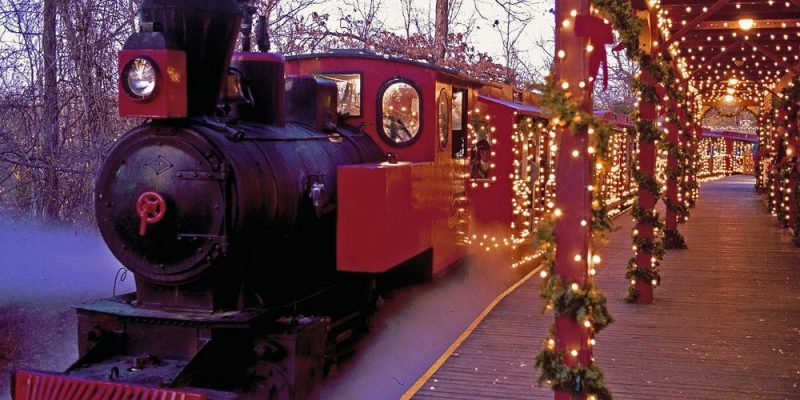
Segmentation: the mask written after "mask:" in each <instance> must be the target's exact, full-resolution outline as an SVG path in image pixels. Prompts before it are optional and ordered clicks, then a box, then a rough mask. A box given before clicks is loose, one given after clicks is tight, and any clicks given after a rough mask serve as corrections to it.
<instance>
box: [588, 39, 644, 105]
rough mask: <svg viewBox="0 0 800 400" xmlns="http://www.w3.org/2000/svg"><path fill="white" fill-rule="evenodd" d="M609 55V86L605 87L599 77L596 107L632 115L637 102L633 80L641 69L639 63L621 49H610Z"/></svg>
mask: <svg viewBox="0 0 800 400" xmlns="http://www.w3.org/2000/svg"><path fill="white" fill-rule="evenodd" d="M608 57H609V63H608V88H606V89H603V86H602V85H601V84H599V82H598V81H600V79H599V78H598V79H597V80H596V81H595V82H596V83H595V86H594V89H595V97H594V104H595V108H598V109H602V110H606V111H614V112H618V113H621V114H626V115H630V114H631V113H632V112H633V111H634V107H633V105H634V103H636V93H635V92H634V90H633V86H632V85H631V82H633V77H634V76H635V75H636V74H637V73H638V71H639V64H638V63H637V62H634V61H631V60H630V59H628V58H627V57H626V56H625V54H623V52H621V51H620V52H615V51H609V52H608ZM612 60H613V62H612ZM600 73H602V70H601V71H600Z"/></svg>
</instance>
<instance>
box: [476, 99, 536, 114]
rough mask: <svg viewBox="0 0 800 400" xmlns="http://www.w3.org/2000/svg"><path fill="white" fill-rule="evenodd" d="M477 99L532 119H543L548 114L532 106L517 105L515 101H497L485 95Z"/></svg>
mask: <svg viewBox="0 0 800 400" xmlns="http://www.w3.org/2000/svg"><path fill="white" fill-rule="evenodd" d="M478 99H480V100H483V101H486V102H491V103H495V104H498V105H501V106H504V107H507V108H510V109H512V110H514V111H516V112H518V113H521V114H525V115H530V116H534V117H543V118H544V117H546V116H547V115H548V114H549V111H547V110H545V109H543V108H540V107H536V106H532V105H528V104H522V103H517V102H515V101H509V100H502V99H498V98H496V97H491V96H486V95H480V96H478Z"/></svg>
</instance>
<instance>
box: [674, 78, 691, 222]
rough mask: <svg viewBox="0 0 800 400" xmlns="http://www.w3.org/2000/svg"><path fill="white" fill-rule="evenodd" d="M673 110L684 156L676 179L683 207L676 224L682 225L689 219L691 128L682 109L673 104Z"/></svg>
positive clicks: (679, 200)
mask: <svg viewBox="0 0 800 400" xmlns="http://www.w3.org/2000/svg"><path fill="white" fill-rule="evenodd" d="M687 87H688V85H687ZM687 92H688V90H687ZM673 104H675V103H673ZM675 108H676V109H677V110H678V126H680V130H681V132H682V133H681V134H680V135H679V137H678V146H679V148H680V150H681V154H683V156H684V159H683V161H682V163H683V164H682V165H681V174H680V177H679V179H678V203H680V204H682V205H684V206H685V207H682V208H681V210H682V211H681V212H680V213H678V223H679V224H682V223H685V222H686V220H687V219H688V217H689V215H688V209H689V199H690V196H691V195H690V194H689V185H690V182H691V174H690V173H689V169H690V168H691V158H690V157H689V154H691V149H690V147H689V145H690V143H691V140H692V135H691V132H692V126H691V125H689V118H688V117H687V116H686V112H685V111H684V109H683V108H681V107H678V104H675Z"/></svg>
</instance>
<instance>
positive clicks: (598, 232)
mask: <svg viewBox="0 0 800 400" xmlns="http://www.w3.org/2000/svg"><path fill="white" fill-rule="evenodd" d="M541 105H542V107H544V108H546V109H548V110H550V112H551V114H550V117H551V123H553V124H556V125H558V126H559V127H561V128H563V129H567V130H569V131H570V132H583V131H588V132H589V135H588V137H589V145H590V146H592V147H593V148H594V149H595V151H594V153H593V154H592V163H593V164H595V165H596V164H600V165H601V167H602V168H601V170H603V169H605V168H606V165H608V163H609V162H611V159H612V154H611V148H610V142H611V136H612V135H613V134H614V130H613V129H612V128H611V126H610V125H609V124H608V123H607V122H606V121H604V120H602V119H600V118H597V117H595V115H594V114H593V113H590V112H586V111H584V110H583V109H582V108H581V107H580V105H579V104H578V103H577V102H576V101H575V100H574V99H572V98H571V97H570V95H569V94H567V93H565V92H563V91H562V90H560V88H558V87H557V85H556V82H555V80H554V79H552V78H548V80H547V84H546V86H545V87H544V89H543V93H542V99H541ZM595 172H596V173H597V171H596V170H595ZM593 186H594V189H593V192H592V196H593V199H594V200H593V201H592V210H591V211H592V225H591V226H592V238H593V239H599V238H601V237H603V236H604V235H605V234H606V233H608V232H610V231H611V230H612V223H611V218H610V217H609V216H608V207H607V205H606V204H605V200H604V198H603V196H602V195H601V193H600V185H593ZM535 243H536V244H537V246H538V247H539V248H540V249H541V250H544V262H543V264H544V265H545V268H546V270H547V277H546V278H545V279H544V280H542V282H541V284H540V287H539V289H540V296H541V297H542V299H543V300H544V308H543V310H542V311H543V312H546V311H548V310H552V311H553V313H554V314H555V316H556V317H559V316H562V317H569V318H570V319H572V320H573V321H575V323H583V322H584V321H587V320H588V321H589V322H590V323H591V329H592V331H593V332H594V333H598V332H600V331H601V330H602V329H603V328H605V327H606V326H608V324H610V323H611V322H613V320H614V319H613V318H612V317H611V315H610V314H609V312H608V308H607V306H606V298H605V296H604V295H603V294H602V293H601V292H600V291H599V290H598V289H597V288H596V287H595V286H594V282H593V280H592V279H591V276H590V277H589V279H587V282H586V283H585V284H584V285H583V286H582V287H580V286H577V285H574V284H573V282H566V285H564V282H562V281H561V278H560V277H559V276H558V275H556V274H555V251H556V249H555V220H554V219H553V217H552V216H551V217H550V218H543V220H542V222H541V223H540V224H539V226H538V227H537V229H536V241H535ZM554 338H555V325H551V326H550V333H549V336H548V338H546V339H545V340H543V341H542V350H541V352H540V353H539V355H538V356H536V364H535V365H536V368H537V369H539V370H540V371H541V375H540V376H539V384H544V383H548V384H549V385H550V387H551V388H552V389H553V390H564V391H568V392H571V393H572V394H573V396H576V397H577V396H582V395H592V396H594V397H595V398H597V399H603V400H611V398H612V397H611V392H610V391H609V390H608V388H606V386H605V383H604V382H603V374H602V372H601V371H600V368H599V367H598V366H597V365H595V364H592V365H590V366H588V367H584V366H575V367H570V366H567V365H565V364H564V363H563V362H562V359H563V357H564V353H563V352H562V353H561V354H557V353H556V350H555V339H554Z"/></svg>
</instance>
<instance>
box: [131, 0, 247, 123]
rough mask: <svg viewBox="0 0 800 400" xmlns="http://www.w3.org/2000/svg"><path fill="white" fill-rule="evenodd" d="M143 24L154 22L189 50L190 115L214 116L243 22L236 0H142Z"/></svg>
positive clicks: (157, 28)
mask: <svg viewBox="0 0 800 400" xmlns="http://www.w3.org/2000/svg"><path fill="white" fill-rule="evenodd" d="M139 13H140V14H139V17H140V22H141V23H142V25H150V24H151V25H152V26H153V30H154V31H157V32H162V33H164V34H167V35H169V36H171V37H173V38H175V39H176V40H177V41H178V42H180V43H181V44H182V45H183V46H184V47H185V50H186V64H187V66H188V71H187V88H188V92H187V96H188V116H190V117H191V116H199V115H213V113H214V110H215V108H216V105H217V100H218V98H219V95H220V92H221V90H222V83H223V79H224V77H225V75H226V74H227V72H228V66H229V64H230V59H231V54H232V53H233V50H234V47H235V45H236V37H237V35H238V32H239V27H240V24H241V21H242V11H241V8H240V6H239V4H238V3H237V2H236V1H235V0H214V1H203V0H142V3H141V5H140V7H139Z"/></svg>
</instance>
